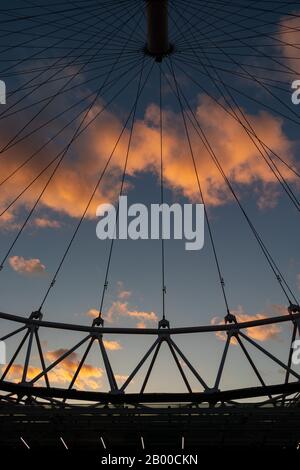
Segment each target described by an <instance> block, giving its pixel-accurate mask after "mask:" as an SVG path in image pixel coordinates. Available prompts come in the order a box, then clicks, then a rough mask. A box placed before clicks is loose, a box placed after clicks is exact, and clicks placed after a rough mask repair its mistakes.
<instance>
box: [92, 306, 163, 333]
mask: <svg viewBox="0 0 300 470" xmlns="http://www.w3.org/2000/svg"><path fill="white" fill-rule="evenodd" d="M85 314H86V315H87V316H88V317H90V318H96V317H98V315H99V311H98V310H96V309H95V308H91V309H90V310H88V311H87V312H86V313H85ZM119 317H127V318H131V319H134V320H135V321H136V322H137V323H136V326H137V328H146V326H147V324H149V323H150V324H151V323H157V322H158V317H157V315H156V313H155V312H144V311H140V310H131V309H130V308H129V306H128V302H121V301H119V300H116V301H114V302H113V303H112V304H111V306H110V307H109V309H108V310H107V313H106V315H105V316H103V318H104V319H105V321H107V322H109V323H114V322H115V321H117V319H118V318H119Z"/></svg>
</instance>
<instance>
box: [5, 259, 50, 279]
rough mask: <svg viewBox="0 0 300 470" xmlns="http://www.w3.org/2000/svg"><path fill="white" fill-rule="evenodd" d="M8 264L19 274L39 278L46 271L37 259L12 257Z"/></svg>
mask: <svg viewBox="0 0 300 470" xmlns="http://www.w3.org/2000/svg"><path fill="white" fill-rule="evenodd" d="M9 264H10V266H11V267H12V269H13V270H14V271H16V272H17V273H19V274H25V275H29V276H34V275H36V276H40V275H43V274H44V273H45V271H46V266H45V265H44V264H42V263H41V261H40V260H39V259H38V258H32V259H25V258H23V256H12V257H11V258H9Z"/></svg>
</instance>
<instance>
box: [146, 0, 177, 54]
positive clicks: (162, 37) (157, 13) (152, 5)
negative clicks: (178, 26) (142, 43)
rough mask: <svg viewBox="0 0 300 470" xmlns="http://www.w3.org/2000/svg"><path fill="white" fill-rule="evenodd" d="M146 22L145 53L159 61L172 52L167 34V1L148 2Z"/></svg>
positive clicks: (155, 0)
mask: <svg viewBox="0 0 300 470" xmlns="http://www.w3.org/2000/svg"><path fill="white" fill-rule="evenodd" d="M147 21H148V37H147V46H146V53H147V54H149V55H151V56H153V57H155V58H156V60H157V61H161V60H162V58H163V57H164V56H166V55H168V54H170V52H172V46H171V45H170V43H169V32H168V0H148V1H147Z"/></svg>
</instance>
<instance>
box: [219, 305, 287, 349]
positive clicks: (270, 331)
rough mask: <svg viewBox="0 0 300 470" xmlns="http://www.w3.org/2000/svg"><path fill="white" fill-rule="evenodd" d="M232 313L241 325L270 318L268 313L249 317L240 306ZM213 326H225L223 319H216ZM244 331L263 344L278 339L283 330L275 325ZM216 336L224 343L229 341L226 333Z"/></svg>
mask: <svg viewBox="0 0 300 470" xmlns="http://www.w3.org/2000/svg"><path fill="white" fill-rule="evenodd" d="M231 313H232V314H233V315H235V316H236V319H237V321H238V322H240V323H242V322H248V321H254V320H263V319H265V318H268V316H269V315H268V314H267V313H264V312H259V313H256V314H253V315H249V314H248V313H245V311H244V309H243V307H241V306H239V307H238V309H237V310H231ZM211 324H212V325H224V320H223V321H222V319H220V318H219V317H214V318H212V320H211ZM244 331H245V333H246V334H247V335H248V336H249V337H250V338H252V339H254V340H257V341H262V342H263V341H268V340H270V339H277V338H278V336H279V334H280V332H281V329H280V328H279V326H278V325H276V324H273V325H264V326H259V327H252V328H246V329H245V330H244ZM216 336H217V337H218V338H219V339H221V340H223V341H225V340H226V339H227V334H226V332H224V331H217V332H216ZM232 341H233V343H234V344H236V341H235V340H234V339H233V340H232Z"/></svg>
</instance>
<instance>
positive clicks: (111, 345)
mask: <svg viewBox="0 0 300 470" xmlns="http://www.w3.org/2000/svg"><path fill="white" fill-rule="evenodd" d="M103 343H104V346H105V347H106V349H109V350H110V351H119V350H120V349H122V346H121V344H120V343H119V341H110V340H108V339H105V340H103Z"/></svg>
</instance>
